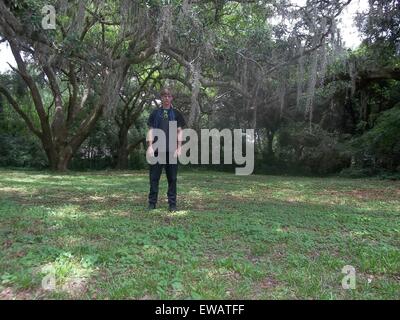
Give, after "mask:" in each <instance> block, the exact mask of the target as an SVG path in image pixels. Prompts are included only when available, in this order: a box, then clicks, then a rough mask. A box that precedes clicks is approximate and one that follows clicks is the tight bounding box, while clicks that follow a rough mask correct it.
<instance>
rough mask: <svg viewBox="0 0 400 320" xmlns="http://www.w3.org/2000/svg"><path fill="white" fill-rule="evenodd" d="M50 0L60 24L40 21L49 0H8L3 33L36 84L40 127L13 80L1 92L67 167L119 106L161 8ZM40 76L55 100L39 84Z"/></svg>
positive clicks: (51, 156) (2, 9) (2, 11)
mask: <svg viewBox="0 0 400 320" xmlns="http://www.w3.org/2000/svg"><path fill="white" fill-rule="evenodd" d="M50 3H51V4H53V5H54V6H55V8H56V14H57V20H56V21H57V24H56V29H55V30H51V29H50V30H44V29H43V28H42V26H41V24H40V21H41V19H42V15H41V9H42V7H43V6H44V5H48V4H49V2H48V1H35V2H32V1H14V2H9V1H3V0H1V1H0V36H1V38H2V40H6V41H7V42H8V44H9V45H10V48H11V51H12V53H13V56H14V58H15V61H16V63H17V68H13V70H14V71H15V72H16V73H18V74H19V75H20V76H21V78H22V79H23V80H24V82H25V83H26V85H27V87H28V88H29V92H30V95H31V98H32V101H33V104H34V107H35V111H36V114H37V117H38V118H39V126H36V125H35V124H34V122H33V120H32V118H30V117H29V116H28V115H27V114H26V113H25V112H24V111H23V110H22V108H21V107H20V106H19V105H18V103H17V101H16V99H14V97H13V96H12V95H11V94H10V92H9V90H8V88H7V86H1V87H0V92H1V93H2V94H3V96H4V97H5V98H6V99H7V100H8V102H9V104H10V105H11V106H12V107H13V108H14V110H15V111H16V112H17V113H18V114H19V115H20V116H21V117H22V118H23V120H24V121H25V123H26V125H27V126H28V128H29V129H30V130H31V132H32V133H33V134H34V135H36V136H37V137H38V138H39V139H40V141H41V143H42V145H43V148H44V150H45V152H46V155H47V158H48V161H49V165H50V168H51V169H53V170H60V171H65V170H66V169H67V167H68V163H69V162H70V160H71V158H72V156H73V155H74V153H75V152H76V151H77V150H78V148H79V146H80V145H81V144H82V142H83V141H84V140H85V139H86V138H87V136H88V135H89V133H90V132H91V130H92V129H93V127H94V126H95V124H96V122H97V121H98V119H99V118H100V116H101V115H102V114H103V113H107V112H109V111H111V110H112V109H113V107H114V105H115V102H116V100H117V99H118V94H119V91H120V88H121V86H122V84H123V82H124V80H125V78H126V75H127V72H128V69H129V67H130V66H131V65H133V64H139V63H141V62H143V61H145V60H146V59H148V58H149V57H150V56H151V55H152V53H153V52H154V47H155V46H154V40H155V38H154V35H155V32H156V28H155V24H154V23H153V22H154V20H153V19H154V17H156V13H155V14H154V15H153V13H152V11H151V10H150V9H151V8H150V9H149V8H147V7H143V6H141V5H139V4H138V3H136V2H132V1H128V0H121V1H96V0H93V1H51V2H50ZM39 75H43V77H42V78H43V79H44V81H45V84H46V89H47V90H48V91H49V92H51V95H52V101H51V102H47V101H45V99H44V92H43V90H40V88H39V85H38V80H37V79H38V78H39V77H38V76H39ZM46 103H48V105H46Z"/></svg>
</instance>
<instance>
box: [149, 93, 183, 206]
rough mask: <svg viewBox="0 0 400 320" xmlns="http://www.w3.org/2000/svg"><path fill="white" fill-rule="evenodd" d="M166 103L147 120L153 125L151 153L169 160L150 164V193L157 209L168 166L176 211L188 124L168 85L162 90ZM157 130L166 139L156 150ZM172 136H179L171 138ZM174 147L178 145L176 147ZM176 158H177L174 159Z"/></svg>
mask: <svg viewBox="0 0 400 320" xmlns="http://www.w3.org/2000/svg"><path fill="white" fill-rule="evenodd" d="M160 94H161V102H162V106H161V107H160V108H158V109H156V110H154V111H153V112H152V113H151V114H150V117H149V119H148V121H147V125H148V126H149V132H148V134H147V145H148V148H147V156H148V157H158V158H159V159H165V160H166V161H165V162H163V161H161V162H157V163H155V164H150V193H149V209H150V210H151V209H155V208H156V204H157V197H158V185H159V182H160V177H161V173H162V169H163V167H165V173H166V175H167V180H168V192H167V196H168V205H169V210H170V211H176V210H177V208H176V181H177V173H178V163H177V158H178V156H180V154H181V147H182V128H183V127H184V126H185V120H184V118H183V116H182V114H181V113H180V112H179V111H178V110H176V109H175V108H173V106H172V99H173V97H172V93H171V90H170V89H168V88H164V89H162V90H161V92H160ZM174 121H175V122H176V126H175V125H172V122H174ZM171 127H173V128H177V129H176V132H170V128H171ZM154 129H160V130H162V131H163V132H164V134H165V141H163V140H161V142H162V145H159V146H158V148H156V149H155V150H154V149H153V145H154V144H155V143H156V142H157V140H158V139H157V138H159V137H155V136H154V134H153V133H154V132H153V131H154ZM170 137H171V139H177V141H176V143H174V142H175V141H171V142H173V143H170V139H169V138H170ZM171 146H175V147H172V148H171ZM170 153H171V159H172V157H173V158H174V159H173V160H174V161H171V159H170Z"/></svg>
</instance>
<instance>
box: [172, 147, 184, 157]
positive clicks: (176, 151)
mask: <svg viewBox="0 0 400 320" xmlns="http://www.w3.org/2000/svg"><path fill="white" fill-rule="evenodd" d="M181 153H182V147H178V148H177V149H176V150H175V152H174V158H177V157H180V155H181Z"/></svg>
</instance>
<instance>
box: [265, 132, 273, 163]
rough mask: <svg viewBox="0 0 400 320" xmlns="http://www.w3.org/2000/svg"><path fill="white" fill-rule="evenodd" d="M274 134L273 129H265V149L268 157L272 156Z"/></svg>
mask: <svg viewBox="0 0 400 320" xmlns="http://www.w3.org/2000/svg"><path fill="white" fill-rule="evenodd" d="M274 136H275V132H274V131H271V130H269V131H267V151H268V157H269V158H270V159H272V158H274V156H275V155H274V150H273V149H272V144H273V142H274Z"/></svg>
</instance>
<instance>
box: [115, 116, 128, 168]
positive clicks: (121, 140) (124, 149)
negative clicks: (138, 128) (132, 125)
mask: <svg viewBox="0 0 400 320" xmlns="http://www.w3.org/2000/svg"><path fill="white" fill-rule="evenodd" d="M128 155H129V152H128V128H127V126H126V125H125V124H122V126H121V127H120V130H119V134H118V151H117V166H116V169H118V170H126V169H128Z"/></svg>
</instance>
